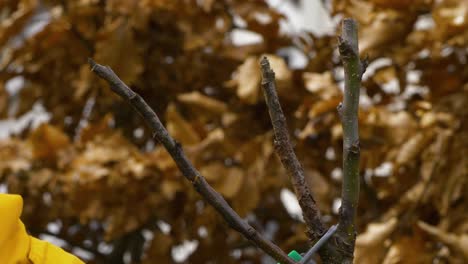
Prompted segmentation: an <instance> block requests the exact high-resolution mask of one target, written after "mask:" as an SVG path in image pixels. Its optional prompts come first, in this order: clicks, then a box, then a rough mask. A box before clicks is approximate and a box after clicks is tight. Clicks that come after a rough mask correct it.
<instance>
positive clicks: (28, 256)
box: [0, 194, 84, 264]
mask: <svg viewBox="0 0 468 264" xmlns="http://www.w3.org/2000/svg"><path fill="white" fill-rule="evenodd" d="M22 210H23V198H21V196H19V195H11V194H0V263H2V264H31V263H32V264H56V263H60V264H84V263H83V262H82V261H81V260H79V259H78V258H77V257H75V256H73V255H71V254H69V253H67V252H66V251H64V250H63V249H61V248H59V247H57V246H54V245H53V244H51V243H48V242H45V241H42V240H39V239H36V238H34V237H31V236H29V235H28V234H27V233H26V229H25V227H24V224H23V223H22V222H21V220H20V219H19V217H20V216H21V211H22Z"/></svg>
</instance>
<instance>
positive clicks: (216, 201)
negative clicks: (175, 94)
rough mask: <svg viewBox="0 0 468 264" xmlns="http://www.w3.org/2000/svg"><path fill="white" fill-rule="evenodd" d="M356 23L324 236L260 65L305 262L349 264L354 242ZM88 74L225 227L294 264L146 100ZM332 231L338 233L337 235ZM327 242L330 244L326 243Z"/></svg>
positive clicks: (350, 35)
mask: <svg viewBox="0 0 468 264" xmlns="http://www.w3.org/2000/svg"><path fill="white" fill-rule="evenodd" d="M357 42H358V41H357V24H356V22H355V21H354V20H352V19H345V20H344V21H343V33H342V36H341V37H340V38H339V50H340V56H341V59H342V61H343V66H344V69H345V91H344V101H343V103H342V104H340V106H339V107H338V112H339V114H340V118H341V121H342V124H343V172H344V180H343V188H342V206H341V209H340V216H339V224H338V226H337V227H336V226H333V227H332V228H330V229H329V230H328V231H327V229H326V227H325V224H324V223H323V221H322V219H321V215H320V211H319V209H318V206H317V204H316V202H315V199H314V198H313V196H312V192H311V191H310V189H309V186H308V185H307V183H306V181H305V177H304V175H305V173H304V169H303V168H302V165H301V163H300V162H299V160H298V158H297V156H296V154H295V152H294V149H293V146H292V144H291V141H290V138H289V131H288V128H287V124H286V118H285V116H284V114H283V110H282V109H281V105H280V102H279V98H278V94H277V92H276V84H275V73H274V71H273V70H272V69H271V67H270V63H269V62H268V59H267V58H266V57H264V58H263V59H262V60H261V62H260V66H261V72H262V82H261V85H262V88H263V89H262V90H263V94H264V96H265V101H266V105H267V107H268V112H269V115H270V119H271V123H272V126H273V133H274V142H273V144H274V146H275V152H276V153H277V155H278V157H279V158H280V160H281V163H282V164H283V166H284V168H285V169H286V172H287V174H288V175H289V177H290V179H291V181H292V185H293V188H294V191H295V193H296V196H297V198H298V201H299V205H300V206H301V208H302V212H303V216H304V220H305V223H306V225H307V228H308V232H307V234H308V236H309V238H310V239H311V240H312V242H316V241H318V242H317V243H316V244H315V245H314V246H313V247H312V248H311V249H310V250H309V252H308V253H306V256H307V258H305V260H303V261H302V262H300V263H310V262H307V261H308V260H310V259H311V256H312V255H313V254H314V253H315V252H316V251H317V250H318V253H319V254H320V257H321V259H322V262H323V263H350V264H351V263H352V261H353V251H354V244H355V239H356V229H355V225H354V222H355V215H356V208H357V202H358V197H359V151H360V150H359V134H358V122H357V112H358V106H359V89H360V82H361V77H362V74H363V73H364V71H365V68H366V67H367V60H363V61H361V60H360V59H359V52H358V43H357ZM88 63H89V64H90V66H91V71H92V72H94V73H95V74H96V75H97V76H99V77H100V78H102V79H104V80H105V81H107V83H108V84H109V85H110V88H111V89H112V91H113V92H114V93H116V94H117V95H119V96H120V97H121V98H122V99H124V100H126V101H127V102H128V103H129V104H130V105H131V106H132V107H133V108H134V109H135V110H136V111H137V112H138V113H139V114H140V115H141V116H142V117H143V119H144V120H145V122H146V123H147V124H148V126H149V127H150V128H151V130H152V133H153V137H154V138H155V139H157V140H158V141H159V142H161V143H162V145H163V146H164V147H165V149H166V150H167V151H168V152H169V154H170V155H171V157H172V158H173V160H174V161H175V163H176V164H177V166H178V168H179V170H180V171H181V173H182V174H183V176H184V177H185V178H186V179H187V180H189V181H190V182H191V183H192V184H193V186H194V188H195V190H196V191H197V192H198V193H199V194H200V195H201V196H202V197H203V198H204V199H205V200H206V201H207V202H208V203H209V204H210V205H211V206H213V207H214V208H215V210H216V211H217V212H218V213H219V214H220V215H221V216H222V217H223V218H224V220H225V221H226V222H227V223H228V224H229V226H230V227H231V228H232V229H234V230H236V231H238V232H239V233H241V234H242V235H243V236H244V237H245V238H246V239H248V240H249V241H251V242H252V243H253V244H254V245H255V246H257V247H258V248H260V249H261V250H263V251H264V252H265V253H266V254H268V255H270V256H271V257H272V258H274V259H275V260H277V261H280V262H281V263H283V264H294V263H296V262H294V261H293V260H292V259H291V258H290V257H288V256H287V255H286V254H285V253H284V252H283V251H282V250H281V249H280V248H279V247H278V246H276V245H275V244H273V243H272V242H271V241H269V240H267V239H266V238H264V237H263V236H262V235H261V234H260V233H259V232H257V231H256V230H255V229H254V228H253V227H252V226H250V225H249V224H248V223H247V222H246V221H245V220H243V219H242V218H241V217H240V216H239V215H238V214H237V213H236V212H235V211H234V210H233V209H232V208H231V207H230V206H229V204H228V203H227V202H226V200H225V199H224V198H223V197H222V196H221V194H219V193H218V192H216V191H215V190H214V189H213V187H211V186H210V185H209V184H208V182H207V181H206V179H205V178H204V177H203V176H202V175H201V174H200V172H199V171H198V170H197V169H196V168H195V167H194V166H193V164H192V163H191V162H190V161H189V160H188V158H187V157H186V155H185V153H184V150H183V148H182V146H181V144H180V143H178V142H177V141H175V140H174V139H173V138H172V137H171V136H170V135H169V133H168V131H167V130H166V128H165V127H164V125H163V124H162V123H161V121H160V120H159V117H158V116H157V115H156V113H155V112H154V111H153V110H152V109H151V108H150V107H149V106H148V104H147V103H146V102H145V100H144V99H143V98H142V97H141V96H140V95H138V94H137V93H135V92H134V91H132V90H131V89H130V88H129V87H128V86H127V85H126V84H125V83H124V82H122V80H120V78H119V77H118V76H117V75H116V74H115V73H114V72H113V71H112V69H111V68H110V67H108V66H103V65H100V64H97V63H96V62H94V61H93V60H92V59H88ZM335 231H336V233H335ZM327 241H328V242H327Z"/></svg>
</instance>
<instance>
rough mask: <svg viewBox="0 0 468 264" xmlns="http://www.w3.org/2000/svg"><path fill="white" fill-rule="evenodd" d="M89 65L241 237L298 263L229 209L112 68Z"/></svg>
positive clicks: (286, 259)
mask: <svg viewBox="0 0 468 264" xmlns="http://www.w3.org/2000/svg"><path fill="white" fill-rule="evenodd" d="M88 62H89V64H90V65H91V71H93V72H94V73H95V74H97V75H98V76H99V77H101V78H102V79H104V80H106V81H107V82H108V83H109V85H110V87H111V89H112V91H113V92H115V93H116V94H118V95H119V96H120V97H122V99H124V100H126V101H127V102H128V103H129V104H130V105H132V106H133V107H134V108H135V109H136V110H137V111H138V113H139V114H140V115H141V116H142V117H143V119H144V120H145V121H146V123H147V124H148V125H149V126H150V128H151V130H152V131H153V136H154V137H155V138H156V139H157V140H159V142H161V143H162V144H163V145H164V147H165V148H166V150H167V151H168V152H169V154H170V155H171V157H172V158H173V159H174V161H175V163H176V164H177V167H178V168H179V170H180V171H181V172H182V174H183V175H184V177H185V178H187V179H188V180H189V181H190V182H191V183H192V184H193V186H194V188H195V190H196V191H197V192H198V193H199V194H200V195H201V196H203V198H204V199H205V200H206V201H207V202H208V203H209V204H210V205H211V206H213V207H214V208H215V209H216V211H218V213H219V214H220V215H221V216H222V217H223V218H224V220H226V222H227V223H228V224H229V226H230V227H231V228H233V229H234V230H236V231H238V232H239V233H241V234H242V235H243V236H244V237H245V238H247V239H248V240H250V241H251V242H252V243H253V244H255V245H256V246H257V247H259V248H260V249H262V250H263V251H264V252H265V253H267V254H268V255H270V256H271V257H273V258H274V259H275V260H277V261H280V262H281V263H283V264H285V263H289V264H293V263H294V261H293V260H292V259H290V258H289V257H288V256H287V255H286V254H285V253H284V252H283V251H282V250H281V249H280V248H279V247H278V246H276V245H275V244H273V243H272V242H271V241H268V240H267V239H265V238H264V237H262V236H261V235H260V233H258V232H257V231H256V230H255V229H254V228H253V227H252V226H250V225H249V224H248V223H247V222H246V221H244V220H243V219H242V218H241V217H240V216H239V215H238V214H237V213H236V212H235V211H234V210H233V209H232V208H231V207H230V206H229V205H228V203H227V202H226V200H224V198H223V197H222V196H221V195H220V194H219V193H218V192H216V191H215V190H214V189H213V188H212V187H211V186H210V185H209V184H208V182H207V181H206V179H205V178H204V177H203V176H202V175H201V174H200V172H198V171H197V170H196V169H195V167H194V166H193V165H192V163H191V162H190V161H189V160H188V159H187V157H186V156H185V154H184V151H183V150H182V146H181V145H180V144H179V143H178V142H176V141H175V140H174V139H173V138H172V137H171V136H170V135H169V133H168V132H167V130H166V128H165V127H164V126H163V124H162V123H161V121H160V120H159V118H158V116H157V115H156V113H155V112H154V111H153V110H152V109H151V108H150V107H149V106H148V104H147V103H146V102H145V101H144V100H143V98H141V96H140V95H138V94H137V93H135V92H134V91H132V90H131V89H130V88H129V87H128V86H127V85H126V84H125V83H123V82H122V81H121V80H120V79H119V77H118V76H117V75H116V74H115V73H114V72H113V71H112V69H111V68H109V67H106V66H102V65H99V64H97V63H96V62H94V61H93V60H92V59H89V60H88Z"/></svg>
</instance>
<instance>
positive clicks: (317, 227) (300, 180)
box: [260, 57, 325, 240]
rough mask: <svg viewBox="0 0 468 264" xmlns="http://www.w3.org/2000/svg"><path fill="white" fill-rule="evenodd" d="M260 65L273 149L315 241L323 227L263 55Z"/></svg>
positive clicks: (273, 76)
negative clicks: (289, 180)
mask: <svg viewBox="0 0 468 264" xmlns="http://www.w3.org/2000/svg"><path fill="white" fill-rule="evenodd" d="M260 64H261V68H262V87H263V94H264V96H265V101H266V104H267V107H268V112H269V114H270V119H271V124H272V125H273V133H274V136H275V137H274V146H275V151H276V153H277V154H278V156H279V158H280V160H281V163H282V164H283V166H284V168H285V169H286V172H287V173H288V175H289V177H290V178H291V181H292V185H293V188H294V191H295V193H296V196H297V199H298V201H299V205H300V206H301V209H302V214H303V216H304V221H305V223H306V225H307V227H308V229H309V236H310V237H311V239H312V240H316V239H318V238H319V237H321V236H322V235H323V233H324V232H325V227H324V225H323V223H322V220H321V218H320V211H319V209H318V207H317V203H316V202H315V200H314V198H313V197H312V194H311V192H310V190H309V187H308V185H307V183H306V181H305V177H304V169H303V168H302V166H301V163H300V162H299V160H298V159H297V157H296V154H295V153H294V150H293V147H292V144H291V142H290V139H289V132H288V127H287V124H286V118H285V117H284V114H283V110H282V109H281V105H280V102H279V99H278V94H277V92H276V84H275V73H274V72H273V70H272V69H271V67H270V63H269V62H268V59H267V58H266V57H264V58H263V59H262V61H261V63H260Z"/></svg>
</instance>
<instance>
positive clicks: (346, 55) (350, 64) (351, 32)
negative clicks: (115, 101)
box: [337, 19, 367, 263]
mask: <svg viewBox="0 0 468 264" xmlns="http://www.w3.org/2000/svg"><path fill="white" fill-rule="evenodd" d="M357 27H358V26H357V23H356V21H355V20H353V19H344V21H343V24H342V35H341V37H339V46H338V47H339V50H340V56H341V60H342V62H343V67H344V73H345V89H344V96H343V98H344V100H343V104H342V105H341V107H340V109H339V114H340V117H341V123H342V126H343V175H344V177H343V186H342V193H341V208H340V216H339V226H338V232H337V236H338V238H339V239H340V242H341V246H342V248H343V249H344V253H345V254H346V255H345V257H346V258H345V259H344V261H343V263H352V262H353V253H354V245H355V241H356V227H355V218H356V209H357V206H358V201H359V154H360V148H359V127H358V109H359V89H360V87H361V77H362V74H363V73H364V71H365V67H366V64H367V63H366V62H362V61H361V60H360V59H359V48H358V33H357Z"/></svg>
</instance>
